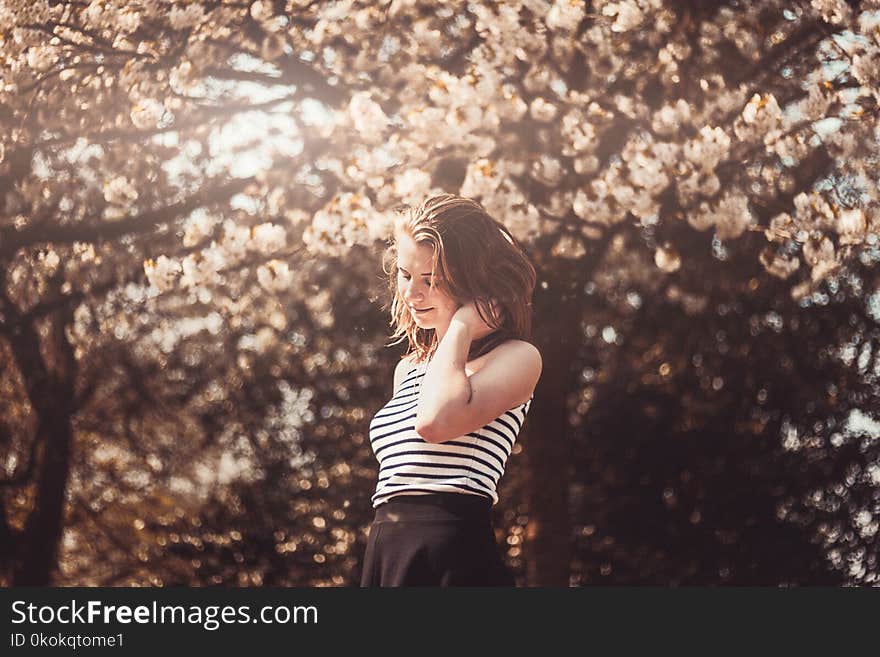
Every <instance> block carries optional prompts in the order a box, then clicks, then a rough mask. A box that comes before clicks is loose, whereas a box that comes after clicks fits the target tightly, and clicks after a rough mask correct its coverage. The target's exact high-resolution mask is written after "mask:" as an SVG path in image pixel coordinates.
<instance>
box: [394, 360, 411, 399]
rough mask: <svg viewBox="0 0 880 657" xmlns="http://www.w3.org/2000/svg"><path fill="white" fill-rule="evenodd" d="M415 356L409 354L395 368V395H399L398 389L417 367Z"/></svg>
mask: <svg viewBox="0 0 880 657" xmlns="http://www.w3.org/2000/svg"><path fill="white" fill-rule="evenodd" d="M414 359H415V354H414V353H413V354H407V355H406V356H404V357H403V358H401V359H400V360H399V361H398V362H397V367H395V368H394V392H393V394H395V395H396V394H397V389H398V388H399V387H400V384H401V383H402V382H403V380H404V379H405V378H406V375H407V374H408V373H409V371H410V370H411V369H412V368H413V367H415V362H414Z"/></svg>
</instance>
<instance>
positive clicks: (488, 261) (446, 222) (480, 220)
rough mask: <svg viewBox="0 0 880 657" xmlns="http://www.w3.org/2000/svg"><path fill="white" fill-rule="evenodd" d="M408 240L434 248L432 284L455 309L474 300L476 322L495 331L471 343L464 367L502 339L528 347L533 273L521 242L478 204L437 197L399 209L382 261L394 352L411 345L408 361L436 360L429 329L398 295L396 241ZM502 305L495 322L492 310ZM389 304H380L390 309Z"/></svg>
mask: <svg viewBox="0 0 880 657" xmlns="http://www.w3.org/2000/svg"><path fill="white" fill-rule="evenodd" d="M401 235H409V237H410V238H412V239H413V240H414V241H415V242H416V243H417V244H419V245H427V246H430V247H432V249H433V252H434V255H433V258H432V263H431V273H432V278H433V280H434V281H435V285H437V286H438V287H439V288H440V289H441V290H443V291H444V292H445V293H446V294H448V295H449V296H451V297H452V298H453V299H455V300H456V301H457V302H458V303H460V304H465V303H467V302H468V301H469V300H471V299H474V300H475V305H476V307H477V312H478V313H479V314H480V317H482V318H483V320H484V321H485V322H486V323H487V324H488V325H489V326H491V327H493V328H495V329H496V330H495V331H493V332H492V333H490V334H489V335H487V336H484V337H483V338H481V339H479V340H474V341H473V342H472V343H471V348H470V352H469V353H468V360H469V361H470V360H473V359H474V358H477V357H478V356H481V355H483V354H485V353H488V352H489V351H491V350H492V349H493V348H494V347H495V346H497V345H499V344H501V343H502V342H504V341H505V340H508V339H511V338H516V339H520V340H528V339H529V338H531V334H532V293H533V292H534V289H535V281H536V274H535V268H534V267H533V266H532V264H531V263H530V262H529V260H528V259H527V258H526V256H525V254H524V253H523V250H522V248H521V247H520V245H519V243H518V242H517V241H516V239H514V237H513V235H511V234H510V232H509V231H508V230H507V228H505V226H504V225H503V224H502V223H500V222H499V221H497V220H495V219H493V218H492V217H490V216H489V214H488V213H487V212H486V210H485V209H484V208H483V206H481V205H480V204H479V203H477V202H476V201H473V200H471V199H468V198H464V197H462V196H456V195H454V194H441V195H440V196H434V197H433V198H429V199H428V200H426V201H425V202H424V203H422V204H421V205H420V206H419V207H418V208H415V209H413V208H410V207H408V206H403V207H401V208H398V215H397V217H396V219H395V222H394V239H393V241H392V243H391V245H390V246H389V247H388V248H387V249H386V251H385V253H384V254H383V258H382V270H383V271H384V272H385V274H386V275H387V276H388V282H389V292H390V299H391V303H390V310H391V322H390V324H391V327H392V329H393V333H392V335H391V338H392V342H390V343H389V344H388V345H386V346H392V345H395V344H398V343H400V342H402V341H403V340H404V339H405V338H408V340H409V350H408V351H407V355H409V354H410V353H415V354H416V357H415V360H416V362H423V361H425V360H426V359H427V358H430V356H431V355H432V354H433V353H434V350H435V349H436V348H437V344H438V340H437V336H436V331H435V330H434V329H423V328H420V327H419V326H418V325H417V324H416V322H415V320H414V319H413V317H412V314H411V313H410V312H409V311H408V309H407V305H406V303H405V302H404V300H403V299H402V298H401V296H400V293H399V292H398V289H397V240H398V238H399V237H400V236H401ZM492 299H496V300H497V301H498V304H499V310H500V313H499V316H497V317H496V316H495V315H494V313H493V310H492V307H491V305H490V302H491V300H492ZM388 308H389V304H388V303H387V302H386V303H385V304H384V305H383V310H388Z"/></svg>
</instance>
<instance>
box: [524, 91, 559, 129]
mask: <svg viewBox="0 0 880 657" xmlns="http://www.w3.org/2000/svg"><path fill="white" fill-rule="evenodd" d="M556 112H557V108H556V105H554V104H553V103H548V102H547V101H546V100H544V99H543V98H541V97H540V96H538V97H537V98H535V100H533V101H532V104H531V106H530V107H529V114H530V115H531V117H532V118H533V119H535V121H541V122H542V123H546V122H548V121H552V120H553V119H554V118H556Z"/></svg>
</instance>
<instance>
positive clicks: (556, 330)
mask: <svg viewBox="0 0 880 657" xmlns="http://www.w3.org/2000/svg"><path fill="white" fill-rule="evenodd" d="M556 271H559V270H558V269H557V270H556ZM547 276H548V274H546V273H543V272H542V274H541V275H539V285H538V287H537V288H536V289H535V298H534V308H535V313H534V316H535V332H534V333H535V341H536V343H537V346H538V349H540V351H541V358H542V361H543V369H542V372H541V380H540V382H539V383H538V386H537V388H536V390H535V399H534V401H533V402H532V403H533V406H534V408H536V409H540V410H539V413H538V414H536V415H534V416H533V417H532V418H531V422H530V425H529V431H528V435H527V437H526V444H525V445H524V446H523V451H524V455H525V459H524V460H525V465H526V472H527V475H526V477H527V484H526V485H527V496H528V500H529V521H528V525H527V527H526V535H525V544H524V550H525V560H526V582H527V584H528V585H529V586H554V587H559V586H568V585H569V574H570V564H571V521H570V517H569V508H568V507H569V502H568V483H569V481H570V479H571V472H570V467H571V458H570V455H571V449H570V445H571V427H570V426H569V422H568V413H569V411H568V407H567V396H568V391H569V382H570V380H571V363H572V360H573V358H574V357H575V355H576V353H577V348H578V345H579V342H580V337H581V336H580V308H581V307H582V304H581V301H580V299H581V298H582V295H579V294H577V292H576V291H575V292H574V293H572V291H571V288H572V286H576V285H577V283H576V280H575V278H574V273H573V272H567V273H566V272H564V273H560V274H559V275H558V276H557V277H556V278H553V279H548V278H547ZM542 279H543V280H544V281H546V282H547V283H548V285H547V288H546V289H544V288H542V287H541V285H540V281H541V280H542Z"/></svg>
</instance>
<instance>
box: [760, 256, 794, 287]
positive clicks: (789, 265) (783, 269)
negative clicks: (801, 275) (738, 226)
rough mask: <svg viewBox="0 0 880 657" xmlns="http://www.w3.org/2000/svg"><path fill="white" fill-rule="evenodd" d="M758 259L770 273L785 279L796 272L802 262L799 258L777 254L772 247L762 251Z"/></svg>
mask: <svg viewBox="0 0 880 657" xmlns="http://www.w3.org/2000/svg"><path fill="white" fill-rule="evenodd" d="M758 259H759V260H760V261H761V264H762V265H764V269H766V270H767V272H768V273H770V274H771V275H773V276H776V277H777V278H781V279H783V280H784V279H786V278H788V277H789V276H791V275H792V274H793V273H794V272H796V271H797V270H798V268H799V267H800V264H801V263H800V261H799V260H798V259H797V258H787V257H785V256H780V255H778V254H776V253H775V252H774V251H773V250H772V248H768V249H766V250H764V251H762V252H761V254H760V256H759V257H758Z"/></svg>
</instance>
